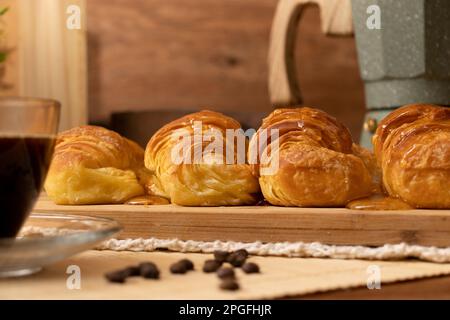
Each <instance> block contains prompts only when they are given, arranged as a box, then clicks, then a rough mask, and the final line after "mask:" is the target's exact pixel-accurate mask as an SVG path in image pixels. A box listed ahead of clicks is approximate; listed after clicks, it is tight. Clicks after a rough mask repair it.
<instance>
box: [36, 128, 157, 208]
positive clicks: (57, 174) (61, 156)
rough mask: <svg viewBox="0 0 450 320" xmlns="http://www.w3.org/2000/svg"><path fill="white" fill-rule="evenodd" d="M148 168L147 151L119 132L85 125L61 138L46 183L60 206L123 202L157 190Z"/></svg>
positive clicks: (47, 188)
mask: <svg viewBox="0 0 450 320" xmlns="http://www.w3.org/2000/svg"><path fill="white" fill-rule="evenodd" d="M152 181H153V177H152V174H151V173H150V172H149V171H148V170H147V169H145V167H144V150H143V149H142V148H141V147H140V146H138V145H137V144H136V143H135V142H133V141H131V140H128V139H126V138H124V137H122V136H120V135H119V134H118V133H116V132H113V131H110V130H107V129H105V128H102V127H97V126H82V127H76V128H73V129H70V130H68V131H65V132H62V133H60V134H59V135H58V136H57V139H56V146H55V152H54V155H53V159H52V162H51V165H50V168H49V171H48V174H47V179H46V181H45V186H44V187H45V190H46V192H47V194H48V196H49V197H50V198H51V199H52V200H53V201H54V202H55V203H57V204H102V203H123V202H124V201H126V200H127V199H129V198H132V197H134V196H139V195H142V194H144V193H145V191H146V190H145V189H146V188H148V190H149V191H151V190H152V188H153V191H157V190H158V188H157V185H156V184H155V183H153V184H152Z"/></svg>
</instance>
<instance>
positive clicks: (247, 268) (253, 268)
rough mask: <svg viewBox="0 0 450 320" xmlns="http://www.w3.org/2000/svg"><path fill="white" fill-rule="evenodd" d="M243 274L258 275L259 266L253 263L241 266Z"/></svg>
mask: <svg viewBox="0 0 450 320" xmlns="http://www.w3.org/2000/svg"><path fill="white" fill-rule="evenodd" d="M242 270H243V271H244V272H245V273H259V266H258V265H257V264H256V263H254V262H246V263H244V265H243V266H242Z"/></svg>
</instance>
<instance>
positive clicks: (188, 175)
mask: <svg viewBox="0 0 450 320" xmlns="http://www.w3.org/2000/svg"><path fill="white" fill-rule="evenodd" d="M240 128H241V126H240V124H239V123H238V122H237V121H236V120H234V119H232V118H230V117H227V116H225V115H223V114H221V113H218V112H213V111H201V112H197V113H193V114H189V115H187V116H184V117H182V118H179V119H177V120H175V121H172V122H170V123H168V124H167V125H165V126H164V127H162V128H161V129H160V130H158V131H157V132H156V133H155V134H154V135H153V137H152V138H151V139H150V141H149V142H148V145H147V148H146V149H145V166H146V167H147V168H148V169H149V170H150V171H154V172H155V175H156V177H157V178H158V180H159V181H160V185H161V187H162V189H163V191H164V192H165V195H166V196H167V197H168V198H170V200H171V202H172V203H174V204H178V205H184V206H222V205H247V204H253V203H255V202H256V201H257V195H258V193H259V185H258V180H257V179H256V178H255V177H254V176H253V175H252V172H251V169H250V166H249V165H248V164H246V162H245V156H246V148H247V146H246V144H245V143H244V149H243V150H240V149H239V148H238V147H239V146H238V143H237V142H236V143H231V141H229V139H228V140H227V137H226V132H227V131H230V130H231V132H240V130H241V129H240ZM210 137H214V143H217V144H216V146H221V147H222V151H223V152H207V151H208V150H209V149H210V147H211V141H212V140H213V139H212V138H211V139H210ZM233 141H235V139H234V138H233ZM183 142H184V143H183ZM244 142H245V141H244ZM180 146H183V149H181V147H180ZM178 149H180V150H182V151H180V152H178V151H179V150H178ZM216 151H219V150H216ZM225 151H226V152H225ZM242 156H243V158H242ZM177 157H178V159H177ZM196 157H197V158H196ZM239 159H240V161H238V160H239Z"/></svg>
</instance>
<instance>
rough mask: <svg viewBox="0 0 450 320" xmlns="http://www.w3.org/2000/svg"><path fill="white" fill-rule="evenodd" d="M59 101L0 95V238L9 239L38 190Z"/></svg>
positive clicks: (46, 164)
mask: <svg viewBox="0 0 450 320" xmlns="http://www.w3.org/2000/svg"><path fill="white" fill-rule="evenodd" d="M59 112H60V104H59V102H57V101H54V100H49V99H37V98H16V97H5V98H0V208H1V211H0V238H13V237H15V236H16V235H17V233H18V232H19V230H20V228H21V227H22V225H23V223H24V222H25V220H26V219H27V217H28V215H29V214H30V212H31V210H32V209H33V206H34V204H35V202H36V200H37V198H38V197H39V194H40V192H41V190H42V187H43V184H44V181H45V177H46V175H47V171H48V168H49V165H50V161H51V158H52V155H53V149H54V144H55V137H56V133H57V130H58V124H59Z"/></svg>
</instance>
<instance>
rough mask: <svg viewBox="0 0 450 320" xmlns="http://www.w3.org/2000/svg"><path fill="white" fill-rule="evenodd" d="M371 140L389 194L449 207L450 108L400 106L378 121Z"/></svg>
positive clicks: (414, 202)
mask: <svg viewBox="0 0 450 320" xmlns="http://www.w3.org/2000/svg"><path fill="white" fill-rule="evenodd" d="M373 144H374V150H375V155H376V158H377V161H378V163H379V165H380V167H381V169H382V178H383V185H384V188H385V189H386V191H387V193H388V194H389V195H390V196H392V197H395V198H400V199H401V200H403V201H405V202H407V203H408V204H410V205H412V206H415V207H417V208H430V209H432V208H450V109H449V108H445V107H440V106H435V105H431V104H412V105H407V106H404V107H402V108H399V109H397V110H395V111H394V112H392V113H390V114H389V115H388V116H386V117H385V118H384V119H383V120H382V121H381V122H380V124H379V126H378V128H377V131H376V133H375V135H374V136H373Z"/></svg>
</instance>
